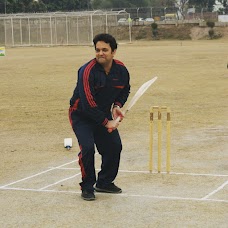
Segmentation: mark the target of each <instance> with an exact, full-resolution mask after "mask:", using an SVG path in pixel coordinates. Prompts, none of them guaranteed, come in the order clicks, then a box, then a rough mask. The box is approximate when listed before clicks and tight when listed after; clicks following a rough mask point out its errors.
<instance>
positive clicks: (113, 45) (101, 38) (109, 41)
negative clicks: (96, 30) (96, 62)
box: [93, 33, 117, 51]
mask: <svg viewBox="0 0 228 228" xmlns="http://www.w3.org/2000/svg"><path fill="white" fill-rule="evenodd" d="M98 41H104V42H105V43H107V44H109V45H110V47H111V49H112V51H114V50H115V49H117V42H116V39H115V38H114V37H113V36H112V35H110V34H107V33H101V34H98V35H96V36H95V37H94V39H93V43H94V47H95V49H96V44H97V42H98Z"/></svg>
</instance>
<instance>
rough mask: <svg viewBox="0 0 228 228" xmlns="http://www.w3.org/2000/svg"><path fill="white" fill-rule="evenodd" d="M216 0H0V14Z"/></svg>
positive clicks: (182, 5)
mask: <svg viewBox="0 0 228 228" xmlns="http://www.w3.org/2000/svg"><path fill="white" fill-rule="evenodd" d="M218 1H219V2H220V3H222V4H223V7H224V9H223V10H222V11H221V13H223V14H227V13H228V0H218ZM215 2H216V0H121V1H120V0H0V14H5V13H6V14H11V13H39V12H56V11H62V12H63V11H64V12H69V11H82V10H96V9H119V8H135V7H157V8H159V7H160V8H164V7H176V8H179V9H181V10H182V11H184V10H185V9H187V8H191V7H199V8H204V9H206V10H207V11H212V10H213V6H214V4H215Z"/></svg>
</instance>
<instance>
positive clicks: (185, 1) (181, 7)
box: [176, 0, 189, 18]
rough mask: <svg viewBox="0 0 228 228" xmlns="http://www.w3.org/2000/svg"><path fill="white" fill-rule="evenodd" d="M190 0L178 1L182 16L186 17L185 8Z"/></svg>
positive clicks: (177, 4)
mask: <svg viewBox="0 0 228 228" xmlns="http://www.w3.org/2000/svg"><path fill="white" fill-rule="evenodd" d="M188 2H189V0H180V1H177V2H176V6H177V7H178V8H179V12H180V13H181V15H182V17H183V18H185V14H184V12H185V10H186V8H187V4H188Z"/></svg>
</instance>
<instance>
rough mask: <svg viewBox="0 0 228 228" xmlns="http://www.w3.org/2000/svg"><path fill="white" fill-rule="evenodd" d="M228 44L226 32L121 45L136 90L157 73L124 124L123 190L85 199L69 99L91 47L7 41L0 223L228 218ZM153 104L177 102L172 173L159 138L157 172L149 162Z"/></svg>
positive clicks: (222, 223) (209, 222) (165, 222)
mask: <svg viewBox="0 0 228 228" xmlns="http://www.w3.org/2000/svg"><path fill="white" fill-rule="evenodd" d="M227 53H228V40H227V39H222V40H204V41H202V40H201V41H145V42H133V43H131V44H127V43H125V44H120V45H119V47H118V52H117V55H116V58H117V59H119V60H121V61H123V62H124V63H125V65H126V66H127V67H128V69H129V71H130V73H131V86H132V89H131V94H130V97H132V96H133V95H134V93H135V92H136V90H137V89H138V88H139V87H140V85H141V84H143V83H144V82H146V81H147V80H149V79H151V78H152V77H154V76H158V80H157V81H156V82H155V83H154V85H152V86H151V88H149V90H148V91H147V92H146V93H145V94H144V96H143V97H142V98H141V99H140V100H139V101H138V103H137V104H136V105H135V106H134V107H133V108H132V110H131V111H130V112H129V113H128V114H127V116H126V118H125V120H124V121H123V122H122V123H121V125H120V127H119V131H120V133H121V136H122V141H123V152H122V158H121V165H120V172H119V175H118V177H117V179H116V181H115V183H116V184H117V185H119V186H120V187H121V188H122V189H123V193H122V194H118V195H110V194H97V200H96V201H94V202H86V201H83V200H82V199H81V198H80V189H79V185H78V183H79V182H80V172H79V166H78V164H77V153H78V151H79V149H78V145H77V141H76V139H75V136H74V134H73V132H72V130H71V127H70V124H69V121H68V105H69V99H70V97H71V95H72V92H73V89H74V87H75V83H76V74H77V70H78V68H79V67H80V66H81V65H82V64H84V63H85V62H86V61H88V60H90V59H91V58H93V57H94V50H93V47H87V46H84V47H43V48H40V47H39V48H38V47H37V48H35V47H32V48H8V49H6V56H5V57H1V58H0V70H1V77H0V88H1V89H0V94H1V96H0V101H1V106H0V116H1V121H0V129H1V131H0V136H1V137H0V146H1V147H0V148H1V159H0V196H1V197H0V203H1V212H0V217H1V219H0V226H1V227H120V228H122V227H127V226H128V227H140V228H141V227H142V228H144V227H151V228H152V227H224V228H225V227H227V224H228V207H227V206H228V162H227V161H228V118H227V116H228V89H227V88H228V69H227V63H228V54H227ZM151 106H168V107H170V108H171V144H172V145H171V171H172V172H171V173H170V174H166V173H162V174H157V172H156V171H157V166H156V159H157V156H156V146H155V148H154V151H155V154H154V172H153V173H149V171H148V161H149V110H150V107H151ZM164 130H165V129H164ZM68 137H69V138H73V148H72V149H71V150H69V151H68V150H66V149H65V148H64V146H63V140H64V138H68ZM155 140H156V137H155ZM163 141H164V143H163V149H164V147H165V145H164V144H165V140H163ZM164 157H165V151H163V158H164ZM99 166H100V157H99V155H96V168H97V169H99ZM162 168H163V170H164V171H165V159H163V162H162Z"/></svg>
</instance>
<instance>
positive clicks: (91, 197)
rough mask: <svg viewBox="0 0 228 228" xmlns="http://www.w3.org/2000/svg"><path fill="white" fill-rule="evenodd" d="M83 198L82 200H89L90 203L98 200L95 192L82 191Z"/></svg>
mask: <svg viewBox="0 0 228 228" xmlns="http://www.w3.org/2000/svg"><path fill="white" fill-rule="evenodd" d="M81 197H82V199H84V200H88V201H91V200H95V199H96V198H95V195H94V193H93V191H87V190H82V194H81Z"/></svg>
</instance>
